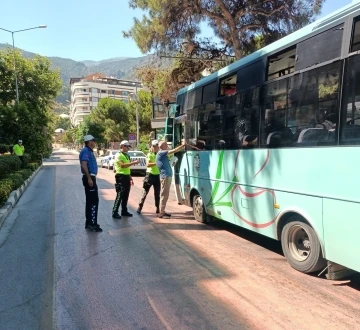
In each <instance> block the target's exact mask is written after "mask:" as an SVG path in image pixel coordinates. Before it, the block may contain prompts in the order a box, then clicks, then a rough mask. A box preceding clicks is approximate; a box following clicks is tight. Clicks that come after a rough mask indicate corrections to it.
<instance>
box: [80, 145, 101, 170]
mask: <svg viewBox="0 0 360 330" xmlns="http://www.w3.org/2000/svg"><path fill="white" fill-rule="evenodd" d="M79 160H80V167H81V162H82V161H86V162H87V168H88V171H89V174H95V175H96V174H97V173H98V166H97V163H96V158H95V156H94V153H93V151H92V149H91V148H89V147H87V146H86V147H84V148H83V149H82V150H81V151H80V155H79ZM81 173H82V174H85V173H84V171H83V169H82V168H81Z"/></svg>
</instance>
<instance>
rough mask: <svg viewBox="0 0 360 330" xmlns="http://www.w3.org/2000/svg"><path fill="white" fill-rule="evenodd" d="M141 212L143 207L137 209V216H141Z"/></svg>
mask: <svg viewBox="0 0 360 330" xmlns="http://www.w3.org/2000/svg"><path fill="white" fill-rule="evenodd" d="M141 210H142V207H140V206H139V207H138V208H137V210H136V213H137V214H140V213H141Z"/></svg>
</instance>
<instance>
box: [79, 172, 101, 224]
mask: <svg viewBox="0 0 360 330" xmlns="http://www.w3.org/2000/svg"><path fill="white" fill-rule="evenodd" d="M91 179H92V181H93V183H94V184H93V186H92V187H90V186H89V183H88V179H87V177H86V176H85V175H84V176H83V177H82V182H83V186H84V188H85V196H86V204H85V216H86V224H87V225H97V216H98V208H99V194H98V187H97V184H96V177H95V176H91Z"/></svg>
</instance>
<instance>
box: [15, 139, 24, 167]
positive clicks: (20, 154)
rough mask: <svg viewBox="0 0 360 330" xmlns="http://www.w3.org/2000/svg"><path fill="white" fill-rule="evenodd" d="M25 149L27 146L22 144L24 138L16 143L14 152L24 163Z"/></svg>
mask: <svg viewBox="0 0 360 330" xmlns="http://www.w3.org/2000/svg"><path fill="white" fill-rule="evenodd" d="M24 151H25V148H24V146H23V144H22V140H19V141H18V143H16V144H15V145H14V146H13V152H14V154H15V155H16V156H18V157H19V159H20V160H21V164H22V163H23V160H24Z"/></svg>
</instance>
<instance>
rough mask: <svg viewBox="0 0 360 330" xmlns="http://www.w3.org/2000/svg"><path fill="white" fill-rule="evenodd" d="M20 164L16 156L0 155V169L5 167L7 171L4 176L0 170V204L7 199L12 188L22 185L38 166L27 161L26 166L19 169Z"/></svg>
mask: <svg viewBox="0 0 360 330" xmlns="http://www.w3.org/2000/svg"><path fill="white" fill-rule="evenodd" d="M3 159H5V160H3ZM9 166H10V167H9ZM20 166H21V161H20V160H19V158H18V157H17V156H14V155H8V156H1V157H0V171H1V169H2V168H3V169H6V173H7V174H6V176H5V175H4V174H3V172H0V173H1V177H0V206H1V205H2V204H3V203H5V202H6V201H7V199H8V198H9V195H10V194H11V192H12V191H13V190H16V189H18V188H20V187H21V186H22V184H23V183H24V181H26V180H27V179H28V178H29V177H30V176H31V174H32V173H33V172H34V171H35V170H36V169H37V168H38V167H39V164H38V163H29V164H28V166H27V168H23V169H20Z"/></svg>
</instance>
